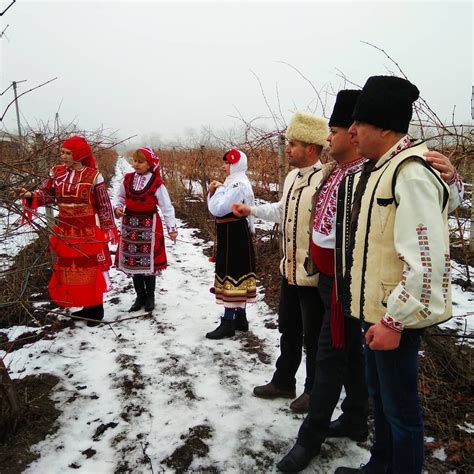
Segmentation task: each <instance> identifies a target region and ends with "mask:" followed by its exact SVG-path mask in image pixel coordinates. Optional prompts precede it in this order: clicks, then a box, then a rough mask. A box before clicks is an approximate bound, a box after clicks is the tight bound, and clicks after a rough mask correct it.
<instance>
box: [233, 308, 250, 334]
mask: <svg viewBox="0 0 474 474" xmlns="http://www.w3.org/2000/svg"><path fill="white" fill-rule="evenodd" d="M235 330H236V331H242V332H247V331H248V330H249V322H248V321H247V314H246V312H245V309H244V308H237V311H236V312H235Z"/></svg>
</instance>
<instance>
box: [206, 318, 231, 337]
mask: <svg viewBox="0 0 474 474" xmlns="http://www.w3.org/2000/svg"><path fill="white" fill-rule="evenodd" d="M232 336H235V329H234V321H233V320H232V319H224V318H221V323H220V324H219V326H218V327H217V328H216V329H214V331H211V332H208V333H207V334H206V337H207V338H208V339H224V338H225V337H232Z"/></svg>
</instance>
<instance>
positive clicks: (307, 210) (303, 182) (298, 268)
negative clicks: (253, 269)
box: [280, 167, 322, 286]
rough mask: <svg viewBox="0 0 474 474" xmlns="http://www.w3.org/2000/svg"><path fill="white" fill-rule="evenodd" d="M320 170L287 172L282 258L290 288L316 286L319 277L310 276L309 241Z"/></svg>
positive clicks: (281, 267)
mask: <svg viewBox="0 0 474 474" xmlns="http://www.w3.org/2000/svg"><path fill="white" fill-rule="evenodd" d="M321 178H322V172H321V169H317V168H314V167H313V168H312V169H311V170H310V171H308V172H307V173H305V174H304V175H303V176H301V175H300V172H299V170H297V169H295V170H292V171H290V173H288V176H287V177H286V180H285V185H284V187H283V195H282V203H283V216H282V223H281V234H282V238H281V242H282V249H283V258H282V260H281V263H280V272H281V274H282V275H283V277H284V278H286V279H287V280H288V283H289V284H290V285H299V286H316V285H317V282H318V275H308V274H307V273H306V270H305V268H304V265H305V261H306V260H307V258H308V239H309V238H310V235H308V234H309V229H310V220H311V204H312V197H313V195H314V194H315V192H316V191H317V189H318V187H319V184H320V182H321Z"/></svg>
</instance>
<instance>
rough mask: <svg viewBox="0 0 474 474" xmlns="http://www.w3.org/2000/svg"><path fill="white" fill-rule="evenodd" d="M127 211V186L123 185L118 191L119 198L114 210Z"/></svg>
mask: <svg viewBox="0 0 474 474" xmlns="http://www.w3.org/2000/svg"><path fill="white" fill-rule="evenodd" d="M117 208H119V209H125V186H124V185H123V183H122V184H121V185H120V187H119V189H118V193H117V196H116V198H115V202H114V209H117Z"/></svg>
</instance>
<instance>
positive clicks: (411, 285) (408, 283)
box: [383, 162, 450, 329]
mask: <svg viewBox="0 0 474 474" xmlns="http://www.w3.org/2000/svg"><path fill="white" fill-rule="evenodd" d="M395 198H396V200H397V201H398V202H399V205H398V207H397V208H396V211H395V212H396V215H395V231H394V232H395V235H394V237H395V249H396V251H397V253H398V255H399V258H400V259H401V260H402V261H403V262H404V269H403V277H402V280H401V281H400V283H399V284H398V285H397V286H396V287H395V289H394V290H393V291H392V293H391V294H390V296H389V298H388V300H387V313H386V314H385V316H384V318H383V319H384V322H386V323H389V324H388V325H390V326H391V327H393V326H394V323H395V325H396V326H398V328H399V329H403V328H410V327H413V326H414V325H415V324H416V323H419V322H420V321H422V320H425V321H426V320H429V319H436V318H437V317H439V316H440V315H442V314H444V312H445V309H446V298H447V291H448V285H447V282H448V281H449V278H450V258H449V243H447V242H446V239H445V232H446V228H445V222H444V219H443V215H442V209H441V208H442V203H443V189H442V187H441V184H440V183H439V182H438V180H437V179H436V178H435V177H434V176H433V174H432V173H431V172H430V171H429V170H427V169H426V168H425V167H424V166H421V165H420V164H419V163H416V162H410V163H407V164H406V165H405V166H404V167H403V168H402V169H401V170H400V173H399V174H398V177H397V182H396V185H395ZM391 318H393V319H394V320H395V321H391ZM390 323H391V324H390Z"/></svg>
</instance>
